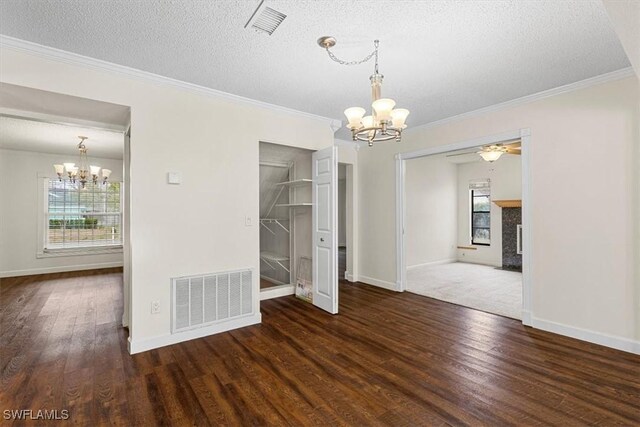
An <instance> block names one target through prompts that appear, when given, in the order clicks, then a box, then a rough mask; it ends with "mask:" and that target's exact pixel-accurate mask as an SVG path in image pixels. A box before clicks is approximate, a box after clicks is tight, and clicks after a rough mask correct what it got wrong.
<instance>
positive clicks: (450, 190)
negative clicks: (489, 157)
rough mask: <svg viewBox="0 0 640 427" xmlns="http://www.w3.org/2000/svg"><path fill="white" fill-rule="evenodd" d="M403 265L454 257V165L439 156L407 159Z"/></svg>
mask: <svg viewBox="0 0 640 427" xmlns="http://www.w3.org/2000/svg"><path fill="white" fill-rule="evenodd" d="M405 183H406V187H405V194H406V199H405V200H406V207H405V209H406V211H405V215H406V221H407V222H406V230H405V236H406V256H407V268H412V267H417V266H420V265H424V264H431V263H439V262H452V261H455V259H456V258H457V253H456V240H457V234H458V222H457V219H458V216H457V213H458V185H457V184H458V173H457V166H456V165H455V164H453V163H451V162H449V161H448V160H446V159H443V158H442V157H423V158H420V159H415V160H409V161H408V162H407V168H406V175H405Z"/></svg>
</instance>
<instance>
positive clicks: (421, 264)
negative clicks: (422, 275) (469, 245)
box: [407, 258, 458, 270]
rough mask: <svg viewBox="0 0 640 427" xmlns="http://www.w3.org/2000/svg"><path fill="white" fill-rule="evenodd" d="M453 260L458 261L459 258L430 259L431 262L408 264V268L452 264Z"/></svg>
mask: <svg viewBox="0 0 640 427" xmlns="http://www.w3.org/2000/svg"><path fill="white" fill-rule="evenodd" d="M453 262H458V258H448V259H441V260H438V261H430V262H423V263H420V264H413V265H408V266H407V270H414V269H416V268H420V267H429V266H431V265H442V264H451V263H453Z"/></svg>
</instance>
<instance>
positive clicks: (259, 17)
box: [244, 0, 287, 35]
mask: <svg viewBox="0 0 640 427" xmlns="http://www.w3.org/2000/svg"><path fill="white" fill-rule="evenodd" d="M286 17H287V15H285V14H284V13H282V12H278V11H277V10H275V9H271V8H270V7H268V6H265V4H264V0H262V1H261V2H260V4H259V5H258V8H257V9H256V10H255V11H254V12H253V15H251V18H249V20H248V21H247V23H246V24H245V26H244V27H245V28H247V27H250V28H253V29H254V30H256V31H262V32H263V33H267V34H269V35H271V34H273V32H274V31H275V30H276V29H277V28H278V26H279V25H280V24H282V21H284V18H286Z"/></svg>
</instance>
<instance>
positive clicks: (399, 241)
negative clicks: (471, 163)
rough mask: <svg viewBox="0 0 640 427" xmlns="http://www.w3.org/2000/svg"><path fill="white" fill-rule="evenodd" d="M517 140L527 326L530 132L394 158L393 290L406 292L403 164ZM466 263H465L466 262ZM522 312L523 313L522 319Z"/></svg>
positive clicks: (478, 140) (512, 132)
mask: <svg viewBox="0 0 640 427" xmlns="http://www.w3.org/2000/svg"><path fill="white" fill-rule="evenodd" d="M515 139H520V141H521V144H522V156H521V158H522V224H523V230H522V232H523V236H522V237H523V252H524V253H523V256H522V264H523V268H522V311H523V315H522V319H523V323H524V324H525V325H530V323H527V322H529V319H530V318H531V314H530V313H532V312H533V309H532V298H531V289H532V287H533V284H532V280H531V263H532V262H533V261H532V257H531V242H532V239H531V182H530V181H531V177H530V163H529V162H530V156H531V151H530V147H529V146H530V144H531V130H530V129H520V130H517V131H511V132H504V133H500V134H496V135H489V136H484V137H481V138H476V139H472V140H468V141H461V142H456V143H453V144H447V145H441V146H437V147H430V148H425V149H421V150H415V151H411V152H406V153H398V154H396V156H395V158H396V280H397V290H399V291H400V292H402V291H404V290H406V288H407V280H406V271H407V266H406V264H405V262H406V246H405V245H406V242H405V238H404V229H405V224H406V209H405V203H406V201H405V197H406V196H405V169H406V165H405V163H406V160H410V159H416V158H420V157H425V156H431V155H434V154H442V153H447V152H450V151H455V150H463V149H468V148H474V147H477V146H479V145H486V144H497V143H501V142H504V141H510V140H515ZM467 262H468V260H467ZM525 312H526V313H527V314H526V315H525Z"/></svg>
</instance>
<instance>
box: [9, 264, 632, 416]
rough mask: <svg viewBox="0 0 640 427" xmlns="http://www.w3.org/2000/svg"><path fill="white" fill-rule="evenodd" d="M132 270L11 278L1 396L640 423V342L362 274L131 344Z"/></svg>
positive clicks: (233, 410)
mask: <svg viewBox="0 0 640 427" xmlns="http://www.w3.org/2000/svg"><path fill="white" fill-rule="evenodd" d="M121 280H122V276H121V273H120V272H118V271H113V270H111V271H94V272H90V273H67V274H58V275H49V276H44V277H43V276H32V277H21V278H13V279H2V281H1V282H0V310H1V311H0V316H1V317H0V322H1V323H0V325H1V330H0V333H1V342H0V344H1V350H0V351H1V353H0V355H1V358H0V368H1V373H2V377H1V379H2V387H1V390H0V393H1V394H0V402H1V405H0V410H2V411H4V410H5V409H32V410H34V411H35V410H38V409H58V410H61V409H68V410H69V412H70V421H71V422H72V423H73V424H76V425H90V426H96V425H126V426H133V425H136V426H152V425H176V426H182V425H203V426H205V425H294V426H302V425H318V426H320V425H344V426H347V425H349V426H354V425H355V426H365V425H393V426H422V425H473V426H476V425H491V426H497V425H500V426H502V425H559V426H576V425H640V357H639V356H635V355H632V354H629V353H624V352H619V351H615V350H611V349H608V348H605V347H600V346H596V345H592V344H587V343H584V342H580V341H577V340H573V339H570V338H565V337H561V336H558V335H554V334H549V333H545V332H541V331H536V330H533V329H529V328H525V327H523V326H522V324H521V323H520V322H518V321H515V320H511V319H507V318H502V317H499V316H495V315H491V314H487V313H483V312H479V311H475V310H472V309H468V308H464V307H459V306H456V305H452V304H448V303H445V302H441V301H437V300H432V299H429V298H426V297H421V296H417V295H413V294H409V293H404V294H399V293H394V292H390V291H386V290H383V289H378V288H374V287H371V286H367V285H360V284H356V285H351V284H346V283H342V284H341V289H340V314H339V315H337V316H331V315H329V314H326V313H324V312H322V311H320V310H318V309H316V308H314V307H313V306H311V305H309V304H307V303H304V302H302V301H299V300H297V299H296V298H295V297H285V298H278V299H273V300H268V301H263V303H262V312H263V323H262V324H261V325H256V326H252V327H248V328H244V329H239V330H235V331H232V332H228V333H223V334H219V335H214V336H210V337H207V338H203V339H198V340H193V341H189V342H185V343H181V344H177V345H173V346H170V347H165V348H161V349H157V350H152V351H149V352H145V353H142V354H137V355H134V356H129V355H128V353H127V351H126V337H127V333H126V330H125V329H123V328H122V327H121V326H120V319H121V315H122V294H121V286H122V284H121ZM0 422H2V423H3V425H9V424H11V422H10V421H7V420H0ZM33 424H38V425H40V424H42V423H41V422H40V423H32V425H33ZM14 425H22V423H21V422H15V423H14Z"/></svg>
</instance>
